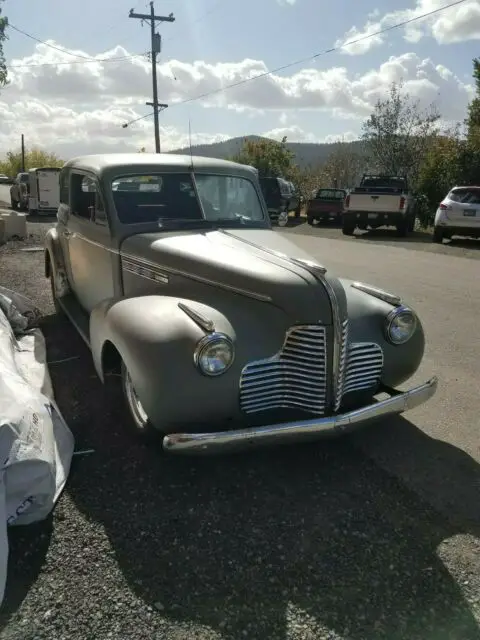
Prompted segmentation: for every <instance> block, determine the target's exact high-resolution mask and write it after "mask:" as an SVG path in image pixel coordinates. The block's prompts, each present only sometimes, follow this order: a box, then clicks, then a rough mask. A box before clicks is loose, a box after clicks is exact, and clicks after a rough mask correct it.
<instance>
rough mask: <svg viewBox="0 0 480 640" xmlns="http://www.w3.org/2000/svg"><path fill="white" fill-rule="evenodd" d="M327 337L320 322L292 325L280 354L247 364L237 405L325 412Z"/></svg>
mask: <svg viewBox="0 0 480 640" xmlns="http://www.w3.org/2000/svg"><path fill="white" fill-rule="evenodd" d="M326 396H327V336H326V329H325V327H323V326H321V325H305V326H298V327H292V328H291V329H290V330H289V331H288V332H287V335H286V337H285V342H284V344H283V347H282V349H281V351H280V352H279V353H277V354H276V355H275V356H273V357H272V358H266V359H265V360H257V361H255V362H250V363H249V364H247V365H246V366H245V367H244V368H243V371H242V374H241V377H240V407H241V409H242V410H243V411H245V412H246V413H256V412H258V411H264V410H266V409H281V408H288V409H303V410H305V411H309V412H311V413H316V414H323V413H325V405H326Z"/></svg>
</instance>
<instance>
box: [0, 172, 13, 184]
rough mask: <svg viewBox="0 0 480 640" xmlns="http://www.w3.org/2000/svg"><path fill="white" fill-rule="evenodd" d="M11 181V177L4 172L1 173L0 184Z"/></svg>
mask: <svg viewBox="0 0 480 640" xmlns="http://www.w3.org/2000/svg"><path fill="white" fill-rule="evenodd" d="M11 182H12V180H11V178H9V177H8V176H6V175H5V174H4V173H0V184H10V183H11Z"/></svg>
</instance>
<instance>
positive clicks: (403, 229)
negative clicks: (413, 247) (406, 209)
mask: <svg viewBox="0 0 480 640" xmlns="http://www.w3.org/2000/svg"><path fill="white" fill-rule="evenodd" d="M396 227H397V234H398V235H399V236H400V237H401V238H405V236H406V235H407V233H408V221H407V220H406V219H405V218H403V219H402V220H400V222H397V225H396Z"/></svg>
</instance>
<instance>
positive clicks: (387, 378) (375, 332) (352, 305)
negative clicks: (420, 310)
mask: <svg viewBox="0 0 480 640" xmlns="http://www.w3.org/2000/svg"><path fill="white" fill-rule="evenodd" d="M341 283H342V285H343V287H344V289H345V294H346V298H347V308H348V317H349V342H350V343H352V342H354V343H358V342H374V343H376V344H378V345H379V346H380V347H381V348H382V351H383V358H384V367H383V376H382V383H383V384H384V385H386V386H388V387H397V386H398V385H400V384H402V383H403V382H405V381H406V380H408V379H409V378H411V377H412V376H413V374H414V373H415V372H416V371H417V369H418V367H419V366H420V363H421V361H422V358H423V353H424V351H425V335H424V332H423V327H422V324H421V322H420V319H418V321H417V327H416V331H415V333H414V334H413V336H412V338H411V339H410V340H409V341H408V342H407V343H405V344H402V345H394V344H392V343H391V342H389V341H388V340H387V339H386V336H385V326H386V318H387V316H388V314H389V313H390V312H391V311H392V309H394V307H393V306H392V305H391V304H389V303H388V302H385V301H384V300H380V299H379V298H376V297H375V296H373V295H370V294H368V293H366V292H364V291H361V290H359V289H356V288H355V287H352V284H353V281H352V280H346V279H342V280H341ZM402 304H405V306H408V307H409V308H410V309H412V307H410V306H409V305H408V304H406V303H402Z"/></svg>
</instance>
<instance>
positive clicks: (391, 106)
mask: <svg viewBox="0 0 480 640" xmlns="http://www.w3.org/2000/svg"><path fill="white" fill-rule="evenodd" d="M439 118H440V114H439V113H438V112H437V110H436V108H435V106H434V105H430V107H428V108H427V109H421V107H420V104H419V102H418V101H417V100H414V99H412V97H411V96H410V95H409V94H408V93H405V92H404V91H403V88H402V85H401V84H397V83H395V82H394V83H393V84H392V85H391V87H390V92H389V95H388V96H387V98H385V99H384V100H378V101H377V104H376V105H375V109H374V111H373V113H372V114H371V115H370V117H369V118H368V119H367V120H366V121H365V122H364V125H363V135H362V139H363V141H364V144H365V148H366V152H367V155H368V157H369V160H370V164H371V170H373V171H378V172H382V173H386V174H390V175H405V176H407V178H408V179H409V181H410V184H411V185H412V186H414V185H415V182H416V178H417V176H418V173H419V169H420V167H421V165H422V163H423V161H424V159H425V157H426V155H427V153H428V151H429V149H430V148H431V146H432V143H433V141H434V139H435V136H436V134H437V133H438V120H439Z"/></svg>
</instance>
